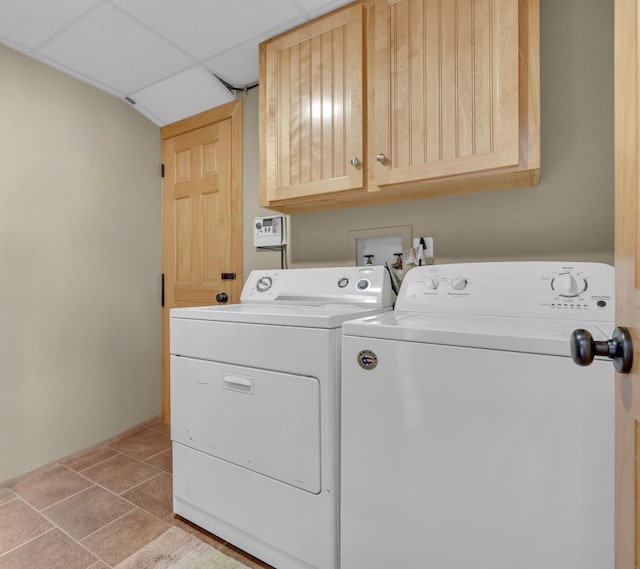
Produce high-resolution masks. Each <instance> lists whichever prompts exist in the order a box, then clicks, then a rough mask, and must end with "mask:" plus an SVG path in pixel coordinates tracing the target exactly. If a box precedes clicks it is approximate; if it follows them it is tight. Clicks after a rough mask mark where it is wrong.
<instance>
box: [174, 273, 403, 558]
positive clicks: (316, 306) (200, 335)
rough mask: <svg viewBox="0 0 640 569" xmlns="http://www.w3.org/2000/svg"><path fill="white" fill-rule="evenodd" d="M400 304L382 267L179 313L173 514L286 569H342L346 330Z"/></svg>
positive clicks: (281, 280) (286, 281)
mask: <svg viewBox="0 0 640 569" xmlns="http://www.w3.org/2000/svg"><path fill="white" fill-rule="evenodd" d="M391 305H392V296H391V288H390V281H389V276H388V274H386V273H385V269H384V267H342V268H322V269H289V270H273V271H254V272H252V273H251V275H250V276H249V278H248V279H247V281H246V283H245V286H244V289H243V292H242V297H241V303H240V304H236V305H229V306H211V307H196V308H177V309H173V310H171V314H170V326H171V329H170V338H171V339H170V351H171V438H172V439H173V480H174V511H175V513H177V514H179V515H181V516H183V517H185V518H187V519H188V520H191V521H192V522H194V523H196V524H197V525H199V526H201V527H203V528H205V529H207V530H209V531H210V532H212V533H214V534H216V535H217V536H219V537H221V538H223V539H225V540H227V541H229V542H231V543H233V544H234V545H236V546H238V547H240V548H241V549H243V550H244V551H247V552H248V553H251V554H252V555H254V556H256V557H258V558H260V559H262V560H264V561H266V562H267V563H270V564H271V565H274V566H275V567H277V568H278V569H302V568H304V569H310V568H315V569H335V568H337V567H338V554H339V548H338V521H339V514H338V469H339V465H338V458H339V448H338V445H339V396H340V347H341V326H342V323H343V322H344V321H345V320H347V319H351V318H357V317H361V316H365V315H368V314H369V315H371V314H377V313H380V312H382V311H389V310H391Z"/></svg>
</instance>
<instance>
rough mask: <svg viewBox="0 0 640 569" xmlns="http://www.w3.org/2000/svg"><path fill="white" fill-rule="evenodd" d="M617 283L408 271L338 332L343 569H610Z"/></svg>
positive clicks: (490, 267) (501, 268)
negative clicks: (390, 303)
mask: <svg viewBox="0 0 640 569" xmlns="http://www.w3.org/2000/svg"><path fill="white" fill-rule="evenodd" d="M613 301H614V271H613V268H612V267H610V266H608V265H602V264H593V263H555V262H553V263H539V262H535V263H476V264H452V265H440V266H428V267H419V268H415V269H413V270H411V271H409V272H408V273H407V275H406V277H405V280H404V282H403V284H402V287H401V289H400V293H399V296H398V301H397V303H396V308H395V311H394V312H392V313H389V314H383V315H379V316H374V317H370V318H364V319H360V320H356V321H352V322H347V323H345V325H344V326H343V353H342V356H343V372H342V425H341V432H342V439H341V567H342V569H361V568H363V567H366V568H367V569H388V568H389V567H398V568H409V567H421V568H425V569H462V568H465V567H474V568H476V569H513V568H514V567H517V568H518V569H612V568H613V564H614V547H613V536H614V370H613V366H612V365H611V363H609V362H605V361H595V362H594V365H592V366H591V367H589V368H580V367H578V366H576V365H575V364H574V363H573V362H572V360H571V357H570V341H569V340H570V337H571V333H572V332H573V331H574V329H576V328H588V329H589V330H590V331H591V332H592V333H593V335H594V337H595V339H596V340H606V339H607V338H610V337H611V334H612V331H613V329H614V302H613Z"/></svg>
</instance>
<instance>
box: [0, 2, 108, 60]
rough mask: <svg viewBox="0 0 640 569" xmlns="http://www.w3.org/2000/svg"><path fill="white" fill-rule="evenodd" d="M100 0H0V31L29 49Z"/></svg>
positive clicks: (0, 33)
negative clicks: (51, 0) (38, 0)
mask: <svg viewBox="0 0 640 569" xmlns="http://www.w3.org/2000/svg"><path fill="white" fill-rule="evenodd" d="M99 1H100V0H56V1H55V2H50V1H46V0H42V1H40V2H37V1H33V0H31V1H25V0H0V35H2V36H4V37H5V38H7V39H9V40H11V41H13V42H16V43H18V44H20V45H22V46H24V47H27V48H29V49H35V48H36V47H37V46H38V45H40V44H41V43H42V42H43V41H45V40H46V39H49V38H50V37H51V36H53V35H54V34H55V33H56V32H58V31H59V30H60V29H62V28H63V27H64V26H67V25H68V24H70V23H71V22H73V21H74V20H75V19H76V18H77V17H78V16H80V15H81V14H82V13H84V12H87V11H89V10H91V9H92V7H93V6H95V5H96V4H97V3H98V2H99Z"/></svg>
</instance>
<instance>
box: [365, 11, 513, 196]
mask: <svg viewBox="0 0 640 569" xmlns="http://www.w3.org/2000/svg"><path fill="white" fill-rule="evenodd" d="M375 9H376V13H375V17H376V44H375V45H376V55H375V63H376V69H375V93H376V110H375V123H376V137H375V142H374V155H380V157H381V159H380V161H377V162H376V164H375V166H374V168H375V178H376V181H377V183H378V184H379V185H387V184H400V183H404V182H411V181H415V180H427V179H431V178H438V177H442V176H451V175H456V174H466V173H469V172H477V171H482V170H488V169H494V168H502V167H512V166H516V165H517V164H518V161H519V116H518V114H519V109H518V104H519V102H518V97H519V92H518V1H517V0H475V1H473V2H472V1H471V0H458V1H457V2H449V1H446V0H444V1H443V0H376V4H375ZM382 157H384V159H382Z"/></svg>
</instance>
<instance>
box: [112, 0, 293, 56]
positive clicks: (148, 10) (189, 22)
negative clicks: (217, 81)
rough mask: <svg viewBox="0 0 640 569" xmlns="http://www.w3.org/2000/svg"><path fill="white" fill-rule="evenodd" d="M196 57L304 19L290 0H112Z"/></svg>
mask: <svg viewBox="0 0 640 569" xmlns="http://www.w3.org/2000/svg"><path fill="white" fill-rule="evenodd" d="M113 1H114V2H115V3H116V4H117V5H118V6H120V7H121V8H122V9H124V10H126V11H127V12H129V13H130V14H132V15H133V16H135V17H136V18H138V19H139V20H141V21H143V22H145V24H146V25H147V26H149V27H150V28H152V29H153V30H155V31H156V32H158V33H159V34H161V35H163V36H164V37H166V38H167V39H169V40H170V41H171V42H173V43H174V44H176V45H178V46H180V47H181V48H183V49H184V50H185V51H186V52H188V53H190V54H191V55H193V56H194V57H195V58H196V59H198V60H204V59H207V58H209V57H212V56H214V55H216V54H218V53H220V52H221V51H225V50H228V49H230V48H233V47H235V46H237V45H240V44H242V43H244V42H246V41H247V39H249V38H253V37H256V36H259V35H264V33H265V32H266V31H269V32H270V31H272V30H273V31H274V33H275V31H276V30H277V31H281V30H285V29H288V28H289V27H292V26H293V25H295V24H296V23H299V22H301V21H302V20H303V19H304V18H305V14H304V13H301V12H300V10H298V9H297V8H296V7H295V5H294V4H293V3H292V2H291V1H290V0H279V1H278V2H273V1H272V0H216V1H215V2H212V1H211V0H189V2H188V3H183V2H176V1H175V0H113Z"/></svg>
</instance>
